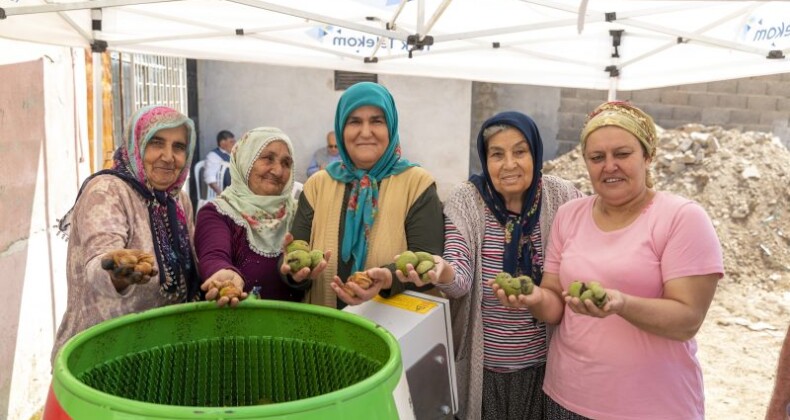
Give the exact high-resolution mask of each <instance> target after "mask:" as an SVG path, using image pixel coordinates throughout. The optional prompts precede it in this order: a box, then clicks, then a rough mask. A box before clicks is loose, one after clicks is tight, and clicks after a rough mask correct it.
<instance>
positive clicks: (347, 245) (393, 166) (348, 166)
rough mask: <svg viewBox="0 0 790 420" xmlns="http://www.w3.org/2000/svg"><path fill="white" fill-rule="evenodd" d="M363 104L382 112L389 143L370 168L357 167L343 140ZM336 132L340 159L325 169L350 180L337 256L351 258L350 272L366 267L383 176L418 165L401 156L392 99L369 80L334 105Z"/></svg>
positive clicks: (396, 119)
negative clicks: (348, 197)
mask: <svg viewBox="0 0 790 420" xmlns="http://www.w3.org/2000/svg"><path fill="white" fill-rule="evenodd" d="M363 106H375V107H378V108H380V109H381V110H382V111H384V116H385V117H386V119H387V128H388V131H389V144H388V145H387V149H386V150H385V151H384V154H383V155H382V156H381V157H380V158H379V159H378V161H377V162H376V164H375V165H373V167H372V168H370V169H369V170H364V169H358V168H357V167H356V166H355V165H354V162H353V161H352V160H351V157H350V156H349V154H348V151H347V150H346V144H345V141H341V140H342V139H343V129H344V128H345V125H346V121H347V120H348V116H349V115H351V113H352V112H354V110H356V109H357V108H360V107H363ZM335 135H336V136H337V139H338V142H337V146H338V149H339V150H340V158H341V161H339V162H333V163H331V164H329V166H327V168H326V170H327V172H328V173H329V176H331V177H332V178H333V179H335V180H337V181H339V182H342V183H345V184H348V183H351V197H350V199H349V200H348V207H347V208H346V220H345V229H344V232H343V239H342V243H341V247H340V257H341V258H342V259H343V261H345V262H348V261H349V259H350V258H352V257H353V258H354V265H353V268H352V271H361V270H363V269H364V268H365V260H366V259H367V254H368V238H369V237H370V231H371V229H372V228H373V222H374V221H375V219H376V211H377V209H378V198H379V183H380V182H381V181H382V180H384V179H385V178H387V177H389V176H392V175H397V174H399V173H401V172H403V171H405V170H406V169H409V168H410V167H412V166H417V164H415V163H412V162H409V161H408V160H406V159H404V158H402V157H401V154H400V138H399V136H398V110H397V109H396V108H395V100H394V99H393V98H392V95H391V94H390V93H389V91H387V89H386V88H384V87H383V86H381V85H379V84H376V83H371V82H362V83H357V84H355V85H353V86H351V87H350V88H348V89H347V90H346V91H345V93H343V96H341V97H340V101H339V102H338V104H337V112H336V113H335Z"/></svg>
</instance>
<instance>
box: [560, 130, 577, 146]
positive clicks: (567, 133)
mask: <svg viewBox="0 0 790 420" xmlns="http://www.w3.org/2000/svg"><path fill="white" fill-rule="evenodd" d="M580 133H581V129H578V130H576V129H573V128H570V127H560V130H559V132H558V133H557V141H560V140H561V141H570V142H574V143H578V142H579V134H580Z"/></svg>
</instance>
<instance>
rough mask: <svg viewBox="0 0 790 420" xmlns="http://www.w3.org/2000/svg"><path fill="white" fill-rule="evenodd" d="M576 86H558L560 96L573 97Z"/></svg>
mask: <svg viewBox="0 0 790 420" xmlns="http://www.w3.org/2000/svg"><path fill="white" fill-rule="evenodd" d="M577 90H579V89H576V88H560V98H575V97H576V91H577Z"/></svg>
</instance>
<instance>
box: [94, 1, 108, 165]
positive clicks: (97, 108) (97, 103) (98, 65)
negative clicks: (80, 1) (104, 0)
mask: <svg viewBox="0 0 790 420" xmlns="http://www.w3.org/2000/svg"><path fill="white" fill-rule="evenodd" d="M91 19H92V20H93V40H94V42H93V44H91V57H92V59H93V69H92V75H93V165H92V166H93V167H92V168H91V172H96V171H100V170H102V169H103V166H104V149H103V147H102V146H103V144H102V133H103V131H104V129H103V127H104V124H103V121H102V117H103V112H102V111H103V110H104V106H103V98H104V94H103V93H104V85H103V84H102V71H103V66H102V52H103V51H102V48H101V45H99V44H100V43H99V42H97V39H96V38H97V37H98V36H99V35H100V34H101V20H102V11H101V9H91ZM104 45H105V48H106V44H104Z"/></svg>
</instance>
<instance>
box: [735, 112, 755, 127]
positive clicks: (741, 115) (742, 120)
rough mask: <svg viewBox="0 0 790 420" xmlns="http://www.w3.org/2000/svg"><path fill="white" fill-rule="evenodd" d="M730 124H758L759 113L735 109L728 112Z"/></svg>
mask: <svg viewBox="0 0 790 420" xmlns="http://www.w3.org/2000/svg"><path fill="white" fill-rule="evenodd" d="M730 122H731V123H733V124H743V125H750V124H759V123H760V111H752V110H742V109H736V110H733V111H732V112H730Z"/></svg>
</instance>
